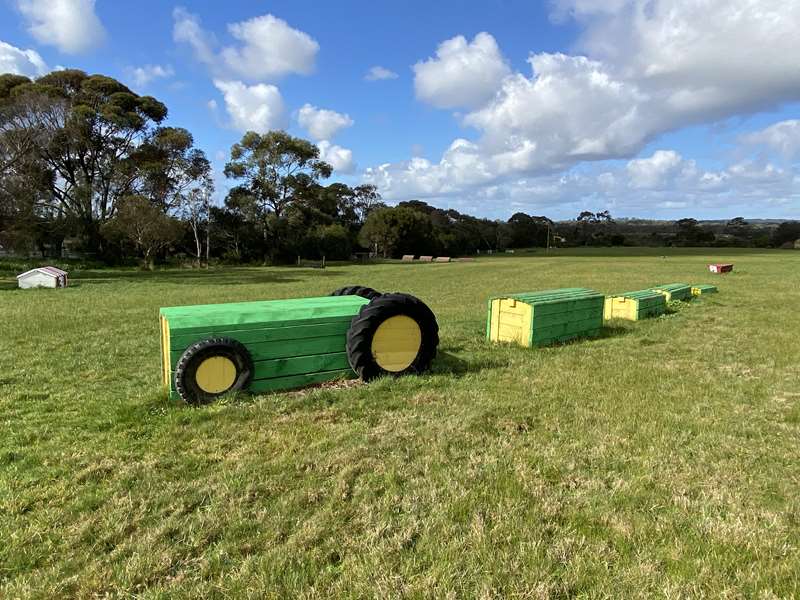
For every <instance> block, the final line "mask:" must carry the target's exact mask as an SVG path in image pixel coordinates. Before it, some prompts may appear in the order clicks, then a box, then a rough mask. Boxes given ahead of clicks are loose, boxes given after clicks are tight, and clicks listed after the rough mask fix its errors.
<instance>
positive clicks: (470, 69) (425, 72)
mask: <svg viewBox="0 0 800 600" xmlns="http://www.w3.org/2000/svg"><path fill="white" fill-rule="evenodd" d="M509 72H510V70H509V67H508V65H507V64H506V61H505V59H504V58H503V56H502V54H501V53H500V49H499V48H498V47H497V42H496V41H495V39H494V38H493V37H492V36H491V35H489V34H488V33H485V32H482V33H479V34H478V35H476V36H475V38H474V39H473V40H472V41H471V42H468V41H467V40H466V38H465V37H464V36H462V35H459V36H456V37H454V38H452V39H449V40H445V41H444V42H442V43H441V44H439V47H438V48H437V49H436V57H435V58H429V59H427V60H425V61H420V62H418V63H417V64H415V65H414V89H415V90H416V94H417V98H419V99H420V100H422V101H423V102H427V103H429V104H432V105H433V106H436V107H438V108H457V107H466V108H474V107H476V106H480V105H481V104H483V103H484V102H486V101H487V100H489V99H490V98H491V97H492V96H494V94H495V92H496V91H497V89H498V87H499V85H500V82H501V81H502V80H503V78H504V77H505V76H506V75H508V73H509Z"/></svg>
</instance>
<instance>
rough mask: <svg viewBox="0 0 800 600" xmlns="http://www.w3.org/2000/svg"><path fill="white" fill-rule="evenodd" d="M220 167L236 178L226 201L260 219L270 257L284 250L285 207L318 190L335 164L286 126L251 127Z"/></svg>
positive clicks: (274, 256)
mask: <svg viewBox="0 0 800 600" xmlns="http://www.w3.org/2000/svg"><path fill="white" fill-rule="evenodd" d="M224 172H225V176H226V177H228V178H230V179H234V180H237V181H239V182H240V183H239V185H237V186H236V187H234V188H233V189H231V191H230V193H229V195H228V199H227V200H226V204H230V205H235V206H236V208H237V209H238V210H239V211H241V212H242V213H243V214H246V215H248V216H249V218H251V219H252V220H253V221H254V222H257V223H258V224H259V228H260V230H261V233H262V236H263V240H264V242H265V248H267V247H268V248H269V255H270V258H271V259H272V260H273V261H274V260H275V258H276V256H277V255H278V254H279V253H280V252H281V251H282V246H283V242H284V239H285V230H286V229H287V219H286V216H287V211H288V210H289V209H290V208H291V207H293V206H294V205H296V204H297V203H299V202H302V201H303V200H304V199H307V198H309V196H310V195H311V194H313V193H316V192H317V190H318V185H319V181H320V180H322V179H327V178H328V177H330V176H331V174H332V172H333V167H331V165H329V164H328V163H326V162H325V161H323V160H320V158H319V148H317V146H315V145H314V144H313V143H311V142H309V141H308V140H304V139H301V138H296V137H293V136H291V135H289V134H288V133H286V132H284V131H270V132H268V133H265V134H259V133H255V132H253V131H249V132H247V133H246V134H245V135H244V136H243V137H242V139H241V141H240V142H239V143H237V144H234V146H233V147H232V148H231V157H230V161H229V162H228V163H227V164H226V165H225V171H224ZM264 259H265V262H266V259H267V256H266V254H265V256H264Z"/></svg>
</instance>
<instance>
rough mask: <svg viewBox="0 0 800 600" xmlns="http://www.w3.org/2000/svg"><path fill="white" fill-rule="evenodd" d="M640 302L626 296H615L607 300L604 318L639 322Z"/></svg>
mask: <svg viewBox="0 0 800 600" xmlns="http://www.w3.org/2000/svg"><path fill="white" fill-rule="evenodd" d="M638 304H639V301H638V300H632V299H630V298H625V297H624V296H613V297H611V298H606V303H605V307H604V311H603V318H605V319H606V320H608V319H627V320H628V321H638V320H639V306H638Z"/></svg>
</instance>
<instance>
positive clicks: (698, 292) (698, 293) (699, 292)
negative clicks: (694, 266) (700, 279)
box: [692, 287, 703, 296]
mask: <svg viewBox="0 0 800 600" xmlns="http://www.w3.org/2000/svg"><path fill="white" fill-rule="evenodd" d="M702 295H703V290H701V289H700V288H696V287H693V288H692V296H702Z"/></svg>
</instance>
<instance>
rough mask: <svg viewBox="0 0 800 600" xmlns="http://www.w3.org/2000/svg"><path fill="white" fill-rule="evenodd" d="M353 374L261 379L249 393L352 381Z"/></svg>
mask: <svg viewBox="0 0 800 600" xmlns="http://www.w3.org/2000/svg"><path fill="white" fill-rule="evenodd" d="M353 378H355V373H353V371H351V370H341V371H326V372H324V373H311V374H308V375H293V376H291V377H276V378H274V379H262V380H260V381H254V382H253V383H252V384H251V385H250V388H249V389H248V391H249V392H252V393H254V394H259V393H261V394H263V393H266V392H279V391H283V390H294V389H297V388H302V387H306V386H309V385H315V384H318V383H324V382H326V381H335V380H337V379H353Z"/></svg>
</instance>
